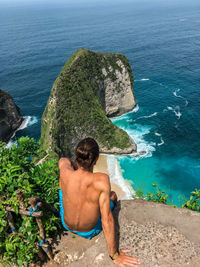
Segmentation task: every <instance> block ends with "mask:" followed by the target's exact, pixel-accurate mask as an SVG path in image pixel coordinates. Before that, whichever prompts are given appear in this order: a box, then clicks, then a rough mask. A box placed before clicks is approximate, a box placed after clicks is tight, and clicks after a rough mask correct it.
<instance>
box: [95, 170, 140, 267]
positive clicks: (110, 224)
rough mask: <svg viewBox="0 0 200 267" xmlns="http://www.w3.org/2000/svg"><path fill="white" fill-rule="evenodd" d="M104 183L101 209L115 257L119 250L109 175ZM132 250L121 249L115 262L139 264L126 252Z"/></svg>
mask: <svg viewBox="0 0 200 267" xmlns="http://www.w3.org/2000/svg"><path fill="white" fill-rule="evenodd" d="M104 178H105V179H104V183H103V186H102V192H101V194H100V197H99V204H100V211H101V221H102V227H103V232H104V236H105V239H106V243H107V247H108V251H109V255H110V256H111V257H113V256H114V255H115V254H116V252H117V247H116V239H115V223H114V218H113V215H112V212H111V209H110V191H111V188H110V181H109V177H108V176H107V175H105V177H104ZM126 252H130V250H121V251H120V253H119V256H118V257H117V258H116V259H115V260H114V263H115V264H116V265H119V266H124V265H125V264H126V265H128V266H137V264H139V263H140V262H139V260H138V259H136V258H133V257H130V256H127V255H126V254H125V253H126Z"/></svg>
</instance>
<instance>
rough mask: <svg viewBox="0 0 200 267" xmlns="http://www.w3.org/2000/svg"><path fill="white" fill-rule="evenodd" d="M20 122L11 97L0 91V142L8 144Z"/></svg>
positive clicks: (16, 108)
mask: <svg viewBox="0 0 200 267" xmlns="http://www.w3.org/2000/svg"><path fill="white" fill-rule="evenodd" d="M22 121H23V118H22V116H21V113H20V109H19V107H18V106H17V105H16V104H15V103H14V101H13V98H12V96H11V95H9V94H8V93H7V92H5V91H3V90H1V89H0V141H3V142H8V141H9V139H10V138H11V136H12V135H13V133H14V132H15V131H16V130H17V128H19V126H20V125H21V123H22Z"/></svg>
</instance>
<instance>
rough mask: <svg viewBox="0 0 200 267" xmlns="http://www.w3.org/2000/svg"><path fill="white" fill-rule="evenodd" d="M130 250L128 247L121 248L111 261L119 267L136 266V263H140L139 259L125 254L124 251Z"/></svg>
mask: <svg viewBox="0 0 200 267" xmlns="http://www.w3.org/2000/svg"><path fill="white" fill-rule="evenodd" d="M128 252H131V250H129V249H122V250H120V252H119V256H118V257H117V258H116V260H114V261H113V262H114V263H115V264H116V265H118V266H121V267H125V266H126V265H127V266H132V267H137V265H138V264H140V261H139V259H137V258H133V257H130V256H128V255H126V254H125V253H128Z"/></svg>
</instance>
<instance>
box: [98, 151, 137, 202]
mask: <svg viewBox="0 0 200 267" xmlns="http://www.w3.org/2000/svg"><path fill="white" fill-rule="evenodd" d="M108 157H109V156H108V155H106V154H100V155H99V159H98V161H97V163H96V165H95V166H94V172H102V173H105V174H107V175H109V177H110V184H111V190H112V191H115V192H116V194H117V197H118V199H119V200H121V199H131V198H132V197H131V196H132V195H133V194H134V191H133V189H132V188H131V186H130V185H129V184H128V183H127V182H126V181H124V184H125V186H126V187H127V188H126V190H124V188H122V187H121V186H120V185H119V184H118V183H117V180H116V179H115V177H113V175H112V173H111V171H109V169H110V168H109V166H108ZM115 169H117V172H118V173H120V174H121V169H120V166H119V165H118V164H116V166H115ZM121 178H122V179H124V178H123V177H122V175H121Z"/></svg>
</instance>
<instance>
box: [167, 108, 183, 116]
mask: <svg viewBox="0 0 200 267" xmlns="http://www.w3.org/2000/svg"><path fill="white" fill-rule="evenodd" d="M167 109H168V110H171V111H172V112H174V114H175V115H176V117H177V118H178V119H180V117H181V116H182V113H181V112H180V107H179V106H175V107H167Z"/></svg>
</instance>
